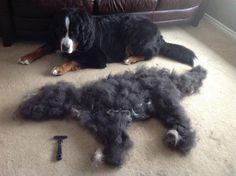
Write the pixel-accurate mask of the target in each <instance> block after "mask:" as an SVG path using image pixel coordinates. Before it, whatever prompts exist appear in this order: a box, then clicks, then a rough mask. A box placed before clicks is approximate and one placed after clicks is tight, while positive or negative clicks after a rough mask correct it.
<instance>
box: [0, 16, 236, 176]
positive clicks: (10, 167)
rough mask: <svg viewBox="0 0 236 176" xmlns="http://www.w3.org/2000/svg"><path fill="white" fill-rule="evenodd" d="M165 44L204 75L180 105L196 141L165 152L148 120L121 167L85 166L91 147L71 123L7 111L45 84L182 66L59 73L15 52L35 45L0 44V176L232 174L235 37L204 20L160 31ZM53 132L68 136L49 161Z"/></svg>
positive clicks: (134, 131) (52, 61) (138, 127)
mask: <svg viewBox="0 0 236 176" xmlns="http://www.w3.org/2000/svg"><path fill="white" fill-rule="evenodd" d="M162 32H163V35H164V36H165V38H166V40H167V41H170V42H175V43H179V44H183V45H185V46H188V47H189V48H191V49H193V50H194V51H195V52H196V54H197V56H198V57H199V58H200V60H201V63H202V65H203V66H205V67H206V68H207V69H208V71H209V75H208V78H207V80H206V81H205V82H204V86H203V87H202V89H201V92H200V93H199V94H197V95H194V96H191V97H189V98H186V99H185V100H184V101H183V105H184V107H185V108H186V110H187V112H188V115H189V117H191V119H192V124H193V127H194V128H195V129H196V131H197V146H196V147H195V148H194V149H193V150H192V152H191V153H190V154H189V155H188V156H186V157H182V156H180V155H178V154H176V153H174V152H171V151H169V150H168V149H166V148H165V147H164V146H163V144H162V142H161V138H162V136H163V135H164V134H165V129H164V128H163V127H162V126H161V125H160V124H159V123H158V122H157V121H155V120H150V121H147V122H145V123H143V122H141V123H136V124H133V125H132V126H131V127H130V129H129V134H130V136H131V138H132V139H133V141H134V147H133V149H132V150H131V151H130V152H129V155H128V156H127V157H126V162H125V164H124V165H123V167H122V168H119V169H112V168H109V167H106V166H102V167H99V168H93V167H91V166H90V160H89V157H90V154H91V153H93V152H94V150H95V149H96V148H97V147H98V146H99V144H98V143H97V142H96V141H95V140H94V138H93V136H91V135H90V134H89V133H88V132H87V131H86V130H84V129H81V128H80V127H78V126H77V124H75V123H74V122H73V121H50V122H43V123H35V122H24V121H21V120H18V119H15V118H16V117H17V116H16V115H15V114H14V112H15V110H16V108H17V106H18V105H19V103H20V102H21V101H22V99H23V96H24V95H26V94H27V93H29V92H32V91H33V90H35V89H37V88H39V87H41V86H43V85H44V84H46V83H49V82H56V81H59V80H66V81H71V82H73V83H75V84H76V85H78V86H81V85H83V84H84V83H86V82H88V81H91V80H96V79H98V78H101V77H104V76H106V75H108V74H110V73H112V74H114V73H117V72H123V71H124V70H129V69H130V70H133V69H134V68H135V67H137V66H139V65H147V66H156V67H160V68H161V67H167V68H170V69H173V68H174V69H175V70H176V71H179V72H181V71H184V70H188V69H190V68H189V67H188V66H185V65H182V64H178V63H175V62H171V61H168V60H166V59H163V58H160V57H159V58H154V59H153V60H151V61H148V62H145V63H139V64H136V65H132V66H125V65H122V64H110V65H108V67H107V68H106V69H103V70H95V69H86V70H82V71H79V72H76V73H69V74H66V75H64V76H61V77H53V76H51V75H50V69H51V68H52V67H53V66H55V65H57V64H59V63H60V62H62V61H61V60H60V59H59V58H58V55H57V54H52V55H49V56H46V57H44V58H43V59H41V60H39V61H37V62H35V63H33V64H32V65H29V66H23V65H18V64H17V60H18V57H19V56H21V55H23V54H25V53H27V52H29V51H31V50H33V49H35V48H37V47H38V46H39V45H40V44H39V43H33V42H17V43H15V44H14V45H13V46H12V47H10V48H3V47H0V175H1V176H80V175H81V176H84V175H117V176H131V175H132V176H133V175H135V176H144V175H145V176H146V175H155V176H173V175H180V176H199V175H204V176H233V175H236V159H235V158H236V120H235V119H236V83H235V81H236V58H235V55H236V41H234V40H232V39H231V38H229V37H228V36H225V35H224V34H223V33H221V32H220V31H217V30H216V29H215V28H214V27H213V26H211V25H210V24H208V23H207V22H206V21H204V20H203V21H202V22H201V24H200V26H199V27H197V28H195V27H191V26H182V27H168V28H162ZM57 134H64V135H68V136H69V138H68V139H67V140H66V141H65V142H64V146H63V152H64V153H63V154H64V156H63V160H62V161H60V162H55V159H54V158H55V147H56V145H55V141H53V140H51V137H53V136H54V135H57Z"/></svg>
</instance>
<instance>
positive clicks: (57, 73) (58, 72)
mask: <svg viewBox="0 0 236 176" xmlns="http://www.w3.org/2000/svg"><path fill="white" fill-rule="evenodd" d="M51 73H52V75H54V76H61V75H63V74H64V73H63V70H62V69H61V68H60V67H54V68H53V69H52V71H51Z"/></svg>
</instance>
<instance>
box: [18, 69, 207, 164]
mask: <svg viewBox="0 0 236 176" xmlns="http://www.w3.org/2000/svg"><path fill="white" fill-rule="evenodd" d="M206 75H207V72H206V70H205V69H204V68H202V67H201V66H197V67H194V68H192V69H191V70H190V71H187V72H186V73H184V74H180V75H179V74H177V73H175V72H170V71H169V70H167V69H160V70H157V69H156V68H140V69H137V70H136V72H129V71H127V72H125V73H123V74H117V75H112V76H111V75H110V76H108V77H107V78H104V79H101V80H98V81H95V82H92V83H89V84H86V85H84V86H83V87H81V88H76V87H75V86H73V85H72V84H70V83H67V82H58V83H56V84H54V85H46V86H44V87H42V88H41V89H39V91H38V93H37V94H36V95H33V96H31V97H30V98H28V99H26V100H25V101H24V102H23V103H22V104H21V105H20V106H19V109H18V112H19V114H20V115H21V116H22V117H23V118H24V119H27V120H35V121H43V120H48V119H64V118H67V117H69V116H70V117H73V118H74V119H75V120H77V121H79V123H80V124H81V125H82V126H84V127H87V128H88V129H90V131H91V132H93V133H94V134H95V135H96V138H97V139H98V140H99V141H100V142H101V143H102V144H103V145H104V148H103V150H102V154H101V156H102V161H104V162H105V163H107V164H109V165H113V166H120V165H122V163H123V161H124V156H125V153H126V152H127V150H128V149H129V148H130V147H131V146H132V141H131V139H130V137H129V135H128V134H127V128H128V126H129V124H130V123H131V122H132V121H138V120H146V119H149V118H150V117H155V118H156V119H158V120H159V121H160V122H161V123H162V124H163V125H164V127H166V128H167V129H168V132H167V134H166V135H165V136H164V137H163V142H164V144H165V145H166V146H167V147H169V148H170V149H173V150H175V151H178V152H180V153H182V154H186V153H188V152H189V151H190V150H191V149H192V147H193V146H194V144H195V132H194V130H193V129H192V127H191V123H190V120H189V118H188V116H187V114H186V112H185V110H184V108H183V107H182V106H181V105H180V100H181V99H182V98H184V97H185V96H189V95H191V94H193V93H195V92H197V91H198V90H199V88H200V87H201V86H202V82H203V80H204V79H205V78H206ZM97 155H99V156H100V154H97Z"/></svg>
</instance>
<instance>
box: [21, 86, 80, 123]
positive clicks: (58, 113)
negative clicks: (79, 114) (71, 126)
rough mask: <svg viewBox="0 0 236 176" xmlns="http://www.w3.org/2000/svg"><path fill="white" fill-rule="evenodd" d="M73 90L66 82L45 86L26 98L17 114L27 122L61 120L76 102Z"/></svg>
mask: <svg viewBox="0 0 236 176" xmlns="http://www.w3.org/2000/svg"><path fill="white" fill-rule="evenodd" d="M75 90H76V88H75V87H74V86H73V85H71V84H69V83H66V82H59V83H57V84H55V85H46V86H44V87H42V88H41V89H40V90H39V91H38V92H37V93H36V94H33V95H31V96H30V97H29V98H27V99H26V100H25V101H24V102H23V103H22V104H21V105H20V106H19V108H18V111H17V112H18V113H19V114H20V115H21V116H22V117H23V118H24V119H28V120H35V121H43V120H48V119H63V118H65V117H66V115H67V114H68V112H70V110H71V108H72V106H73V104H74V102H75V101H76V100H75V97H76V96H75V93H76V91H75Z"/></svg>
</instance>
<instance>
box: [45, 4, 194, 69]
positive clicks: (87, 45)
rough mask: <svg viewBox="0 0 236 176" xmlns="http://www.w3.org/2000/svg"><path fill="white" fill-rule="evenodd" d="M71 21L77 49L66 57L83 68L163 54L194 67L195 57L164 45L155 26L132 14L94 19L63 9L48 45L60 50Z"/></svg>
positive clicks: (178, 46) (54, 25) (75, 10)
mask: <svg viewBox="0 0 236 176" xmlns="http://www.w3.org/2000/svg"><path fill="white" fill-rule="evenodd" d="M66 17H68V18H69V20H70V26H69V37H70V38H71V39H72V41H73V43H74V45H75V46H77V47H76V49H75V50H74V52H72V53H71V54H66V56H67V57H68V58H70V59H73V60H75V61H77V62H78V63H79V64H80V65H81V66H82V67H90V68H104V67H106V63H109V62H123V61H124V60H125V59H127V58H128V57H129V56H137V57H144V59H145V60H148V59H150V58H152V57H153V56H157V55H159V54H160V55H164V56H167V57H169V58H171V59H174V60H176V61H179V62H182V63H185V64H188V65H190V66H193V65H194V59H196V56H195V54H194V53H193V52H192V51H191V50H189V49H187V48H185V47H183V46H181V45H176V44H170V43H167V42H165V40H164V39H163V37H162V35H161V34H160V32H159V30H158V27H157V26H156V24H154V23H152V22H151V21H150V20H148V19H147V18H145V17H142V16H135V15H130V14H116V15H108V16H92V15H89V14H88V13H86V12H85V11H84V10H78V9H71V8H69V9H63V10H62V11H60V12H59V13H57V14H56V15H55V17H54V18H53V23H52V24H53V25H52V33H51V38H50V40H49V45H50V46H54V49H59V48H60V41H61V39H62V38H63V37H64V36H65V33H66V28H65V18H66Z"/></svg>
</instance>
